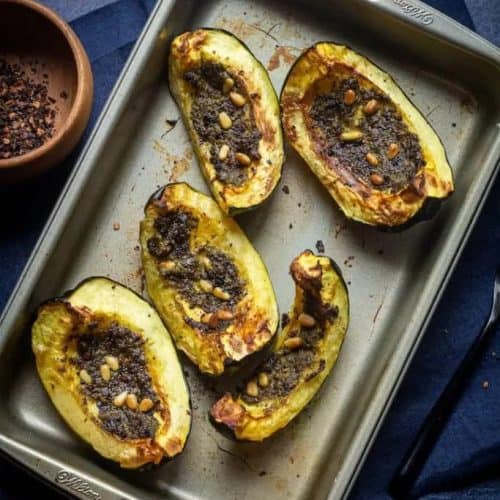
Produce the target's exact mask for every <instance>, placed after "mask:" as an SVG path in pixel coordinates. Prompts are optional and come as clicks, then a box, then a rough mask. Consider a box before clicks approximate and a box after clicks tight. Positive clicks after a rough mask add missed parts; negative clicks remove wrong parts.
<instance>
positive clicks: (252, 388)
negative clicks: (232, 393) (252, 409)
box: [246, 380, 259, 398]
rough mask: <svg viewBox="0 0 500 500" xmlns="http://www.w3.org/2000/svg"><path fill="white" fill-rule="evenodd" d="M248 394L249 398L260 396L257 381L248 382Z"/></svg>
mask: <svg viewBox="0 0 500 500" xmlns="http://www.w3.org/2000/svg"><path fill="white" fill-rule="evenodd" d="M246 392H247V394H248V395H249V396H252V397H254V398H255V397H256V396H258V395H259V388H258V387H257V384H256V383H255V381H253V380H251V381H250V382H248V384H247V389H246Z"/></svg>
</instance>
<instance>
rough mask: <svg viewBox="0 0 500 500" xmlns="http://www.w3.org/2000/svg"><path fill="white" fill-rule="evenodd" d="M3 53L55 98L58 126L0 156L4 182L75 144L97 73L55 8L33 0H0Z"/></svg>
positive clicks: (51, 161)
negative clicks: (38, 141)
mask: <svg viewBox="0 0 500 500" xmlns="http://www.w3.org/2000/svg"><path fill="white" fill-rule="evenodd" d="M0 59H3V60H5V61H7V63H8V64H10V65H12V64H19V65H20V66H21V67H22V69H23V70H24V71H25V73H26V75H27V76H29V77H30V78H31V79H32V80H33V81H35V82H36V83H41V82H42V81H45V82H46V81H47V80H48V84H47V85H46V86H47V87H48V95H49V96H50V97H51V98H53V99H55V103H54V104H53V109H55V111H56V114H55V121H54V132H53V135H52V137H51V138H50V139H48V140H47V141H46V142H45V143H43V144H42V145H41V146H40V147H38V148H37V149H33V150H31V151H29V152H27V153H25V154H22V155H20V156H13V157H10V158H7V159H0V183H11V182H16V181H19V180H23V179H27V178H30V177H33V176H35V175H37V174H39V173H41V172H43V171H44V170H46V169H48V168H49V167H51V166H53V165H55V164H57V163H59V162H61V161H62V160H63V159H64V158H65V157H66V156H67V155H68V154H69V153H70V152H71V150H72V149H73V148H74V147H75V146H76V144H77V142H78V140H79V139H80V137H81V135H82V133H83V131H84V129H85V127H86V125H87V123H88V120H89V116H90V111H91V107H92V98H93V88H94V85H93V79H92V70H91V68H90V63H89V60H88V57H87V54H86V53H85V50H84V48H83V46H82V44H81V42H80V40H79V39H78V37H77V36H76V34H75V33H74V32H73V30H72V29H71V28H70V27H69V26H68V25H67V24H66V22H65V21H64V20H63V19H61V18H60V17H59V16H58V15H57V14H56V13H55V12H53V11H52V10H50V9H48V8H47V7H45V6H43V5H40V4H39V3H37V2H34V1H32V0H1V1H0Z"/></svg>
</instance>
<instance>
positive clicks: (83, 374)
mask: <svg viewBox="0 0 500 500" xmlns="http://www.w3.org/2000/svg"><path fill="white" fill-rule="evenodd" d="M80 378H81V379H82V382H85V383H86V384H91V383H92V377H91V376H90V375H89V372H88V371H87V370H80Z"/></svg>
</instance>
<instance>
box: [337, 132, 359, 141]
mask: <svg viewBox="0 0 500 500" xmlns="http://www.w3.org/2000/svg"><path fill="white" fill-rule="evenodd" d="M362 137H363V132H360V131H359V130H349V131H348V132H342V133H341V134H340V139H341V140H343V141H346V142H351V141H359V140H360V139H361V138H362Z"/></svg>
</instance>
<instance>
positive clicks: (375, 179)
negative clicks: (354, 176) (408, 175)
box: [370, 174, 384, 186]
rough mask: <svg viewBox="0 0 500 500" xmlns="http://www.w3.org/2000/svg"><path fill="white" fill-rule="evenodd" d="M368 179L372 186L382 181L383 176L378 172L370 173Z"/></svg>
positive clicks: (378, 184)
mask: <svg viewBox="0 0 500 500" xmlns="http://www.w3.org/2000/svg"><path fill="white" fill-rule="evenodd" d="M370 181H371V182H372V184H373V185H374V186H380V185H381V184H383V183H384V178H383V177H382V176H381V175H380V174H371V175H370Z"/></svg>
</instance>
